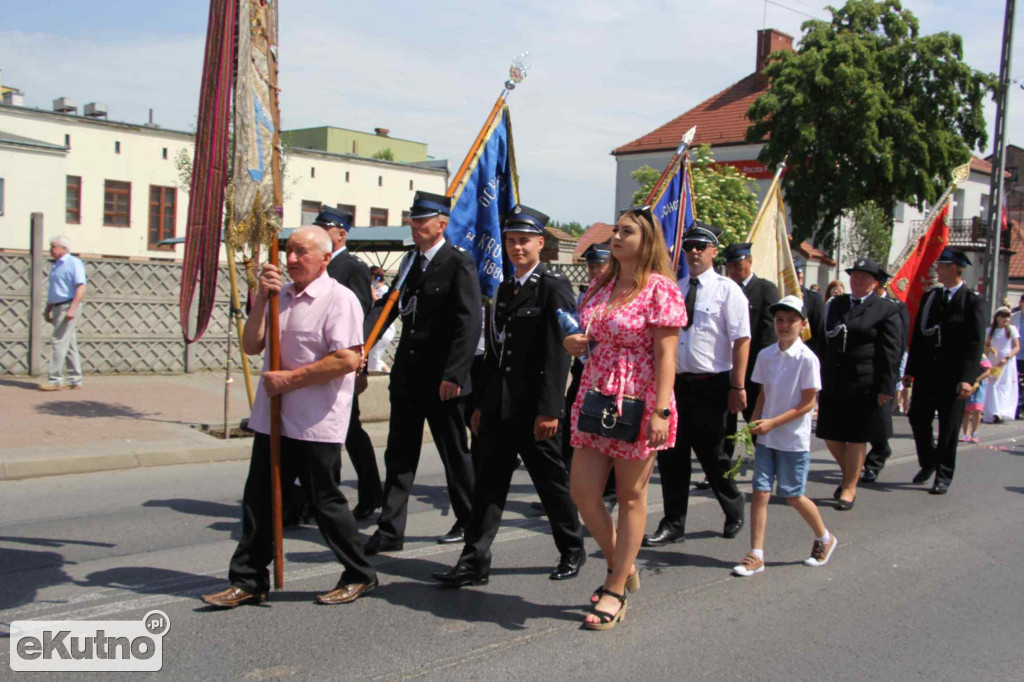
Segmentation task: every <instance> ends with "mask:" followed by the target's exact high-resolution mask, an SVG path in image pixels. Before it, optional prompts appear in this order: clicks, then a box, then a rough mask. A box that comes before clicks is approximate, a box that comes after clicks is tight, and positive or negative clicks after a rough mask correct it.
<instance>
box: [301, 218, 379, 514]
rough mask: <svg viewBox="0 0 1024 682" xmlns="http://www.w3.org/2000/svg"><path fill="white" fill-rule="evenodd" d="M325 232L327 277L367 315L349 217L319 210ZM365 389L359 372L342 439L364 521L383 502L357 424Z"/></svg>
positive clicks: (364, 276)
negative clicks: (330, 249) (346, 290)
mask: <svg viewBox="0 0 1024 682" xmlns="http://www.w3.org/2000/svg"><path fill="white" fill-rule="evenodd" d="M313 224H314V225H319V226H320V227H322V228H324V229H325V230H326V231H327V236H328V237H330V238H331V244H332V245H333V252H332V253H331V262H330V264H329V265H328V266H327V274H328V275H330V276H331V277H333V278H334V279H335V280H337V281H338V282H339V283H340V284H342V285H343V286H346V287H348V288H349V289H351V290H352V293H353V294H355V295H356V298H358V299H359V304H360V305H361V306H362V307H363V315H364V316H365V315H366V314H367V313H368V312H369V311H370V305H371V303H372V302H373V300H372V299H373V297H372V296H371V294H370V286H371V285H370V279H371V278H370V268H369V267H367V265H366V263H364V262H363V261H361V260H359V259H358V258H356V257H355V256H353V255H352V252H351V251H349V250H348V247H347V246H346V243H347V242H348V232H349V230H351V229H352V214H350V213H344V212H342V211H339V210H336V209H333V208H330V207H328V206H323V207H321V209H320V213H319V215H317V217H316V219H315V220H314V221H313ZM365 388H366V373H365V370H363V371H361V372H360V374H359V375H358V376H357V377H356V394H355V396H354V397H353V399H352V417H351V419H350V421H349V427H348V435H347V436H346V438H345V449H346V450H347V451H348V458H349V459H350V460H352V468H354V469H355V470H356V478H357V480H358V487H359V503H358V504H357V505H356V506H355V507H354V508H353V509H352V515H353V516H354V517H356V518H357V519H365V518H368V517H369V516H370V515H372V514H373V512H374V511H376V510H377V508H378V507H380V506H381V504H382V503H383V500H384V493H383V491H382V489H381V485H380V472H379V471H378V470H377V455H376V454H375V453H374V451H373V443H372V442H371V441H370V435H369V434H368V433H366V429H364V428H363V424H362V422H361V421H360V420H359V394H360V393H362V391H363V390H365Z"/></svg>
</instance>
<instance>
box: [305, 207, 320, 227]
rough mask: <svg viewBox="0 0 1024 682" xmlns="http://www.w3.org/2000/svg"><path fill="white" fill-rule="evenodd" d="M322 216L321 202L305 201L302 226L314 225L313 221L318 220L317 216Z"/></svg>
mask: <svg viewBox="0 0 1024 682" xmlns="http://www.w3.org/2000/svg"><path fill="white" fill-rule="evenodd" d="M319 214H320V202H319V201H303V202H302V222H301V223H300V224H301V225H312V224H313V221H314V220H316V217H317V215H319Z"/></svg>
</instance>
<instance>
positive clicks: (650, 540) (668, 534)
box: [642, 523, 686, 547]
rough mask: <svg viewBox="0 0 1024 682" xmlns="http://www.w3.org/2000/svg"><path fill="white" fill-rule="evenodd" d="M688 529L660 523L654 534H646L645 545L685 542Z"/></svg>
mask: <svg viewBox="0 0 1024 682" xmlns="http://www.w3.org/2000/svg"><path fill="white" fill-rule="evenodd" d="M685 535H686V531H685V530H684V529H683V528H676V527H674V526H670V525H668V524H664V523H663V524H660V525H659V526H658V530H657V531H656V532H655V533H654V535H645V536H644V541H643V543H642V544H643V546H644V547H663V546H665V545H671V544H672V543H674V542H684V541H685V540H686V538H685V537H684V536H685Z"/></svg>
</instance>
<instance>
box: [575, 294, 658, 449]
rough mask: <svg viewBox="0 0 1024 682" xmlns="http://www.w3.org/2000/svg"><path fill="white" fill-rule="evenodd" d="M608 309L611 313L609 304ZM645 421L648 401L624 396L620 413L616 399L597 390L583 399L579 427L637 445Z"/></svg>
mask: <svg viewBox="0 0 1024 682" xmlns="http://www.w3.org/2000/svg"><path fill="white" fill-rule="evenodd" d="M605 309H606V310H607V305H606V306H605ZM595 317H596V316H595ZM593 322H594V318H591V320H590V322H589V323H588V324H587V330H586V332H584V333H585V334H587V335H589V334H590V325H591V324H593ZM643 418H644V401H643V400H641V399H640V398H637V397H636V396H631V395H627V396H623V397H622V413H621V414H619V409H618V406H617V405H616V396H614V395H605V394H604V393H601V392H600V391H598V390H597V389H596V388H592V389H590V390H588V391H587V392H586V394H584V396H583V405H582V406H580V416H579V419H578V420H577V422H576V428H578V429H579V430H580V431H583V432H584V433H593V434H596V435H598V436H604V437H605V438H614V439H615V440H621V441H625V442H626V443H633V442H636V439H637V436H639V435H640V422H641V421H643Z"/></svg>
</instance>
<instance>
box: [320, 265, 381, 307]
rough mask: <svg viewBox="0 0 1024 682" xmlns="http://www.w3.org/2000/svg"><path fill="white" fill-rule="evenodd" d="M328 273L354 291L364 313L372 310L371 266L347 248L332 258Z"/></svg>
mask: <svg viewBox="0 0 1024 682" xmlns="http://www.w3.org/2000/svg"><path fill="white" fill-rule="evenodd" d="M327 274H328V275H330V276H331V277H333V278H334V279H336V280H337V281H338V283H339V284H342V285H344V286H346V287H348V288H349V289H351V290H352V293H353V294H355V295H356V298H358V299H359V305H361V306H363V315H364V316H365V315H366V313H368V312H369V311H370V304H371V303H373V296H372V295H370V280H371V279H372V278H371V277H370V268H369V267H368V266H367V265H366V263H364V262H363V261H361V260H359V259H358V258H356V257H355V256H353V255H352V252H351V251H349V250H348V249H345V250H344V251H342V252H341V253H339V254H338V255H337V256H335V257H334V258H332V259H331V262H330V264H329V265H328V266H327Z"/></svg>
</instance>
